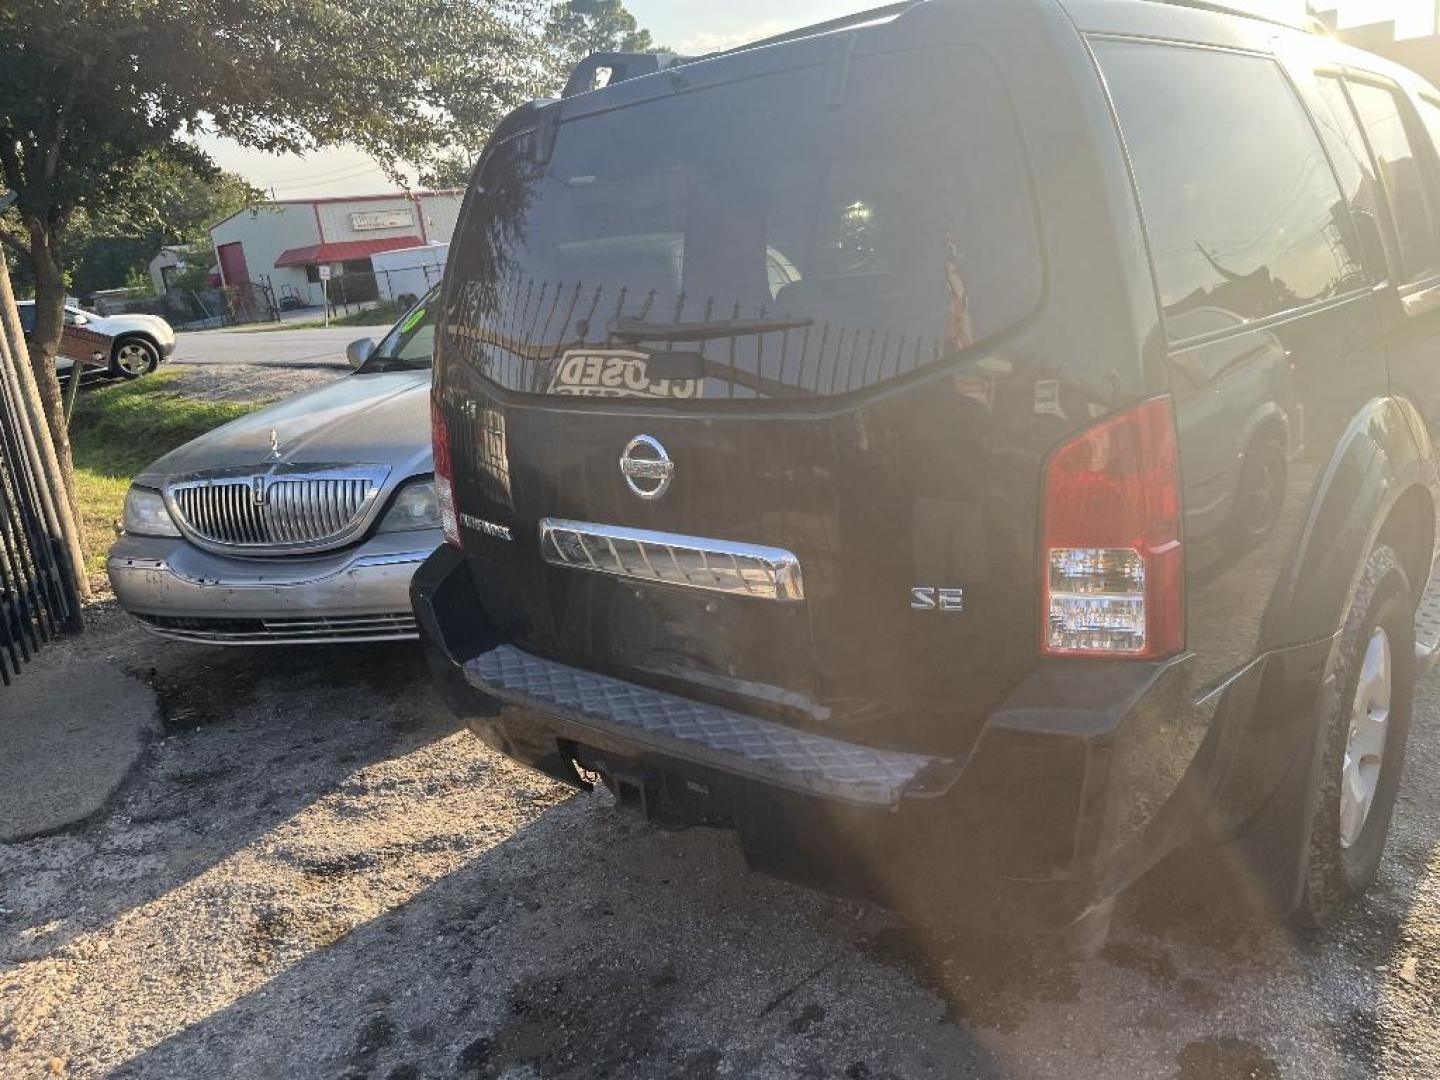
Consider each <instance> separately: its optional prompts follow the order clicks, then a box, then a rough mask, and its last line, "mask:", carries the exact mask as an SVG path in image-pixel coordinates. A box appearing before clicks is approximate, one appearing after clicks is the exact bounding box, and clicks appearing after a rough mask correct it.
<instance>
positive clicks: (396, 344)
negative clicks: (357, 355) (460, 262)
mask: <svg viewBox="0 0 1440 1080" xmlns="http://www.w3.org/2000/svg"><path fill="white" fill-rule="evenodd" d="M439 293H440V289H439V287H438V286H437V287H436V288H434V289H431V290H430V291H429V292H428V293H426V294H425V297H424V299H422V300H421V301H420V302H419V303H418V304H416V305H415V306H414V307H413V308H411V309H410V310H409V311H408V312H406V314H405V317H404V318H403V319H401V320H400V321H399V322H398V323H396V324H395V326H394V327H393V328H392V329H391V330H390V333H388V334H386V335H385V338H384V340H383V341H381V342H380V344H379V345H377V346H375V351H374V352H373V353H371V354H370V359H369V360H367V361H365V364H364V366H363V367H362V368H361V369H360V370H361V371H362V372H365V373H371V372H376V371H409V370H415V369H419V368H428V367H429V366H430V363H431V359H432V357H433V355H434V352H435V317H434V316H435V307H434V305H435V299H436V297H437V296H438V295H439Z"/></svg>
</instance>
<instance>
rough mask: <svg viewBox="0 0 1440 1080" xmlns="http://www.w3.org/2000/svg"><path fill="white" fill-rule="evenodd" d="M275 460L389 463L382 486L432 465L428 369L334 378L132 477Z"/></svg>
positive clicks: (157, 479) (153, 479)
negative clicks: (277, 454) (273, 448)
mask: <svg viewBox="0 0 1440 1080" xmlns="http://www.w3.org/2000/svg"><path fill="white" fill-rule="evenodd" d="M272 435H273V438H272ZM276 445H278V447H279V456H278V457H277V456H276V455H275V454H274V453H272V447H273V446H276ZM276 465H293V466H307V465H382V466H386V467H388V468H389V470H390V473H389V477H388V479H387V480H386V484H385V487H386V489H390V488H393V487H394V486H395V485H397V484H399V483H401V482H402V481H404V480H406V479H407V478H409V477H411V476H416V475H418V474H421V473H428V472H432V471H434V466H433V464H432V458H431V446H430V372H429V371H404V372H386V373H381V374H375V375H349V376H346V377H344V378H341V379H337V380H336V381H335V382H333V383H329V384H328V385H326V386H323V387H321V388H320V389H318V390H312V391H310V392H309V393H305V394H300V395H298V396H297V397H293V398H288V399H287V400H285V401H281V402H278V403H277V404H275V405H271V406H269V407H268V408H265V409H261V410H260V411H259V412H254V413H251V414H250V415H248V416H244V417H241V418H240V419H239V420H235V421H233V422H231V423H229V424H226V425H224V426H223V427H218V428H216V429H215V430H214V431H211V432H207V433H206V434H204V435H201V436H200V437H199V438H198V439H192V440H191V441H190V442H188V443H186V444H185V445H184V446H181V447H179V448H178V449H176V450H172V451H171V452H170V453H168V454H166V455H165V456H164V457H162V458H161V459H160V460H159V461H156V462H155V463H154V464H153V465H151V466H150V467H149V468H148V469H146V470H144V472H142V473H141V474H140V475H139V476H137V477H136V478H135V482H136V483H138V484H143V485H145V486H148V487H156V488H163V487H164V486H165V483H166V481H168V480H173V479H174V478H176V477H179V476H187V475H191V474H194V473H205V472H211V471H214V470H222V469H226V470H228V469H238V468H246V467H251V466H253V467H254V468H255V470H256V472H264V471H265V470H266V469H268V468H271V467H273V466H276Z"/></svg>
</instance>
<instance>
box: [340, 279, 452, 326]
mask: <svg viewBox="0 0 1440 1080" xmlns="http://www.w3.org/2000/svg"><path fill="white" fill-rule="evenodd" d="M444 273H445V267H443V266H437V265H426V266H416V267H410V268H407V269H403V270H374V271H369V272H363V273H362V272H357V271H350V272H348V273H344V274H336V275H335V276H334V277H332V278H331V279H330V280H329V281H328V282H326V286H325V293H326V295H327V296H328V297H329V299H330V309H331V310H332V311H336V312H339V313H340V314H342V315H350V314H353V313H354V312H356V311H365V310H369V309H371V308H375V309H379V310H383V311H384V312H385V313H387V314H390V313H394V314H400V313H403V312H405V311H407V310H409V309H410V308H411V307H413V306H414V305H415V302H416V301H417V300H419V299H420V298H421V297H422V296H424V295H425V294H426V293H427V292H429V291H430V290H431V288H432V287H434V286H436V285H438V284H439V283H440V278H441V277H442V276H443V275H444ZM316 299H318V297H316ZM381 321H384V320H381Z"/></svg>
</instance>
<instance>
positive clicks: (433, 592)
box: [411, 548, 1185, 931]
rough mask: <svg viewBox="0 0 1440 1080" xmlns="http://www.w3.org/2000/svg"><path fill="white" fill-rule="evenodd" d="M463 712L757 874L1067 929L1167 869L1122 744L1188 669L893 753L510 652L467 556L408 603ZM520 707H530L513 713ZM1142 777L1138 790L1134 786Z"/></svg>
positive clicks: (1180, 664) (426, 576)
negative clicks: (681, 823) (701, 837)
mask: <svg viewBox="0 0 1440 1080" xmlns="http://www.w3.org/2000/svg"><path fill="white" fill-rule="evenodd" d="M411 595H412V599H413V601H414V605H415V614H416V621H417V625H418V627H419V630H420V635H421V639H422V641H423V642H424V643H425V646H426V652H427V655H428V656H429V658H430V662H431V666H432V668H433V670H434V672H435V674H436V676H437V678H438V679H439V680H440V682H441V685H442V688H443V692H444V694H445V697H446V699H447V701H448V702H449V704H450V706H451V708H452V709H454V711H455V712H456V713H457V714H459V715H460V716H461V717H463V718H464V719H465V720H466V721H467V723H468V724H469V725H470V727H471V728H472V730H474V731H475V733H476V734H477V735H479V736H480V737H481V738H482V739H484V740H485V742H486V743H488V744H489V745H490V746H492V747H493V748H495V749H496V750H498V751H500V752H501V753H504V754H506V755H508V756H510V757H512V758H514V759H516V760H518V761H521V762H523V763H525V764H528V765H530V766H532V767H533V768H536V769H538V770H540V771H542V772H544V773H546V774H548V775H549V776H551V777H553V778H555V779H558V780H560V781H562V782H565V783H569V784H571V785H574V786H581V787H583V786H585V782H584V777H583V775H582V773H581V772H580V771H579V770H584V771H585V772H586V773H599V774H600V775H602V776H603V777H604V778H605V779H606V780H607V782H609V784H610V786H611V787H612V788H615V789H616V793H617V795H618V796H619V797H620V799H621V801H622V802H631V803H635V804H638V805H640V806H641V807H643V808H644V809H646V810H647V811H650V812H654V813H658V814H678V815H679V816H683V817H685V818H687V819H690V820H701V821H720V822H724V823H726V824H729V825H732V826H733V827H734V828H735V829H736V830H737V831H738V833H739V835H740V838H741V842H742V845H743V847H744V850H745V854H746V857H747V860H748V861H749V863H750V864H751V865H752V866H753V867H755V868H756V869H758V870H761V871H764V872H768V873H772V874H775V875H777V876H781V877H786V878H789V879H792V880H797V881H800V882H803V883H805V884H809V885H813V886H816V887H819V888H822V889H824V890H826V891H829V892H833V893H837V894H841V895H857V896H863V897H866V898H869V899H873V900H877V901H879V902H881V903H884V904H886V905H888V906H891V907H893V908H896V909H897V910H901V911H905V912H907V913H910V914H913V915H916V916H919V917H922V918H923V917H927V916H936V917H942V918H943V917H948V916H950V915H952V914H953V913H954V912H955V910H956V909H957V908H959V909H962V910H963V911H964V913H965V917H966V918H969V919H972V920H975V921H980V922H988V923H992V924H1001V925H1005V926H1009V927H1017V926H1018V927H1025V928H1028V929H1037V930H1042V931H1043V930H1046V929H1050V930H1063V929H1064V928H1065V927H1067V926H1068V925H1069V924H1070V923H1071V922H1073V921H1074V920H1075V919H1077V918H1079V917H1080V916H1082V915H1083V914H1085V913H1086V911H1088V910H1089V909H1090V908H1092V907H1093V906H1094V905H1096V904H1097V903H1100V902H1101V901H1103V900H1105V899H1108V897H1109V896H1111V895H1113V894H1114V892H1116V891H1118V889H1119V888H1120V887H1122V886H1123V885H1124V884H1126V883H1128V880H1130V879H1131V878H1133V876H1135V875H1138V873H1139V872H1141V871H1142V870H1143V869H1144V868H1145V867H1146V866H1148V865H1150V864H1151V863H1153V861H1154V860H1155V859H1156V858H1158V857H1159V855H1160V854H1163V851H1164V850H1167V849H1168V848H1166V846H1165V845H1166V840H1165V838H1164V836H1163V833H1164V829H1163V828H1161V827H1160V825H1161V823H1160V822H1159V821H1157V820H1155V816H1152V817H1151V818H1149V819H1147V820H1146V821H1145V822H1143V823H1141V825H1140V827H1137V825H1136V822H1135V821H1134V816H1135V815H1134V812H1133V807H1130V806H1129V805H1128V803H1129V802H1130V800H1131V798H1132V797H1133V793H1131V792H1124V793H1123V797H1122V799H1121V800H1120V801H1121V802H1123V803H1124V804H1126V805H1123V806H1121V807H1120V808H1119V811H1118V812H1117V799H1116V798H1115V792H1114V790H1113V788H1114V787H1115V785H1116V784H1117V783H1120V782H1122V781H1120V780H1119V778H1117V777H1116V776H1115V775H1114V768H1113V766H1114V763H1115V762H1116V761H1117V759H1120V760H1123V759H1124V758H1125V756H1126V755H1124V754H1119V753H1116V742H1117V740H1119V739H1120V738H1122V737H1123V736H1122V733H1123V731H1124V729H1125V728H1126V726H1127V724H1130V723H1132V722H1133V718H1135V717H1136V716H1137V715H1145V714H1152V713H1154V712H1156V711H1157V710H1162V709H1163V708H1164V707H1165V706H1166V704H1167V702H1168V700H1169V699H1170V698H1172V697H1173V696H1174V695H1176V694H1178V693H1179V690H1180V687H1181V686H1182V685H1183V683H1184V678H1183V676H1184V670H1183V669H1184V667H1185V661H1183V660H1181V661H1176V662H1172V663H1168V664H1157V665H1116V666H1115V667H1114V671H1115V673H1114V674H1109V675H1106V676H1105V677H1104V678H1103V679H1101V680H1098V681H1097V679H1096V677H1095V675H1096V670H1097V669H1096V668H1095V666H1094V665H1090V666H1088V667H1086V668H1083V669H1081V668H1078V667H1077V668H1076V669H1074V676H1075V678H1076V679H1077V680H1078V684H1077V685H1068V683H1069V674H1068V673H1067V670H1066V669H1064V668H1063V667H1062V668H1059V669H1050V670H1046V671H1044V672H1043V673H1041V674H1040V675H1038V676H1037V677H1036V678H1035V679H1032V680H1030V681H1029V682H1027V683H1026V684H1025V685H1024V687H1022V688H1021V690H1020V691H1019V692H1017V694H1016V695H1015V697H1014V698H1013V699H1012V702H1011V703H1010V704H1008V705H1007V706H1006V707H1004V708H1002V709H1000V710H998V711H997V712H996V713H995V714H994V715H993V716H992V718H991V720H990V722H989V723H988V724H987V726H986V729H985V731H984V733H983V734H982V736H981V738H980V739H979V740H978V741H977V742H976V744H975V746H974V747H973V749H972V750H971V752H970V753H969V754H968V755H967V756H964V757H960V758H954V759H951V758H941V757H928V756H925V755H917V754H904V753H893V752H889V751H884V750H877V749H875V748H872V747H868V746H860V745H856V744H850V743H844V742H841V741H839V740H836V739H833V738H829V737H826V736H821V735H806V734H804V733H799V732H796V731H795V730H794V729H792V728H788V727H783V726H782V725H778V724H773V723H770V722H767V721H765V720H762V719H759V718H757V717H751V716H745V715H743V714H739V713H735V712H733V711H730V710H726V709H723V708H717V707H714V706H711V705H708V704H705V703H702V702H698V701H694V700H692V699H690V698H684V697H677V696H675V695H671V694H666V693H662V692H659V691H656V690H652V689H649V688H647V687H642V686H637V685H635V684H632V683H628V682H625V681H623V680H619V679H613V678H609V677H607V676H604V675H600V674H597V673H595V672H590V671H585V670H581V669H576V668H571V667H567V666H565V665H563V664H558V663H555V662H553V661H549V660H546V659H544V658H539V657H535V656H531V655H529V654H527V653H524V652H523V651H521V650H519V649H517V648H515V647H513V646H512V645H510V644H508V643H507V642H505V641H502V640H500V638H499V636H498V635H497V634H496V633H495V632H494V630H493V629H492V628H491V627H490V626H489V625H488V623H487V621H486V619H485V617H484V614H483V609H482V607H481V604H480V602H479V599H478V597H477V596H476V591H475V588H474V586H473V583H472V580H471V577H470V572H469V569H468V567H467V566H466V565H465V562H464V559H463V556H461V555H459V554H458V553H456V552H454V551H453V550H452V549H449V548H442V549H440V550H438V551H437V552H436V553H435V554H434V555H433V556H431V558H430V559H429V560H427V562H426V563H425V564H424V565H423V566H422V567H421V568H420V570H419V571H418V572H417V574H416V576H415V580H414V582H413V584H412V587H411ZM507 705H515V706H521V708H506V707H505V706H507ZM1129 782H1130V781H1129V778H1126V779H1125V780H1124V781H1123V783H1126V784H1128V783H1129Z"/></svg>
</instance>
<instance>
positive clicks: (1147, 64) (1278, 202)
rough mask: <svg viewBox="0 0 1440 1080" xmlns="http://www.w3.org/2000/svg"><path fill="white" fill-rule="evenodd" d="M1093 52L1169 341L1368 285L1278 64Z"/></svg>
mask: <svg viewBox="0 0 1440 1080" xmlns="http://www.w3.org/2000/svg"><path fill="white" fill-rule="evenodd" d="M1097 53H1098V55H1099V57H1100V61H1101V66H1102V68H1103V69H1104V71H1105V75H1106V79H1107V81H1108V83H1109V85H1110V89H1111V93H1112V94H1113V96H1114V100H1115V108H1116V111H1117V112H1118V114H1119V117H1120V126H1121V128H1122V129H1123V130H1124V134H1125V141H1126V145H1127V146H1128V148H1129V151H1130V157H1131V161H1132V163H1133V166H1134V170H1135V180H1136V184H1137V186H1138V187H1139V191H1140V201H1141V204H1142V208H1143V211H1144V215H1145V224H1146V228H1147V230H1148V232H1149V236H1150V245H1151V253H1152V256H1153V258H1154V261H1155V273H1156V278H1157V281H1158V283H1159V287H1160V294H1161V299H1162V303H1163V305H1164V308H1165V313H1166V324H1167V329H1168V331H1169V334H1170V337H1171V338H1172V340H1174V339H1182V338H1191V337H1195V336H1197V335H1199V334H1203V333H1210V332H1213V331H1214V330H1215V329H1216V328H1217V327H1223V326H1225V325H1230V326H1237V327H1238V326H1241V325H1243V324H1244V323H1245V322H1248V321H1250V320H1254V319H1263V318H1266V317H1268V316H1271V315H1275V314H1278V313H1280V312H1283V311H1287V310H1290V309H1293V308H1298V307H1302V306H1304V305H1305V304H1308V303H1312V302H1314V301H1317V300H1323V299H1325V298H1327V297H1331V296H1335V295H1339V294H1341V293H1344V292H1349V291H1352V290H1354V289H1356V288H1358V287H1361V286H1363V285H1365V284H1366V283H1367V281H1368V279H1367V276H1366V274H1365V273H1364V270H1363V267H1362V258H1361V256H1360V253H1359V252H1357V251H1352V250H1350V248H1351V247H1352V246H1353V243H1352V240H1353V231H1352V230H1351V228H1350V221H1349V215H1348V212H1347V209H1346V204H1345V200H1344V199H1343V197H1342V196H1341V193H1340V190H1339V187H1338V186H1337V183H1336V180H1335V175H1334V173H1333V172H1332V171H1331V168H1330V164H1329V162H1328V160H1327V159H1326V157H1325V154H1324V152H1323V151H1322V149H1321V146H1320V142H1319V139H1318V137H1317V136H1316V133H1315V129H1314V128H1313V127H1312V126H1311V123H1310V120H1309V118H1308V116H1307V114H1306V113H1305V111H1304V110H1303V109H1302V108H1301V105H1300V102H1299V100H1298V99H1297V98H1296V96H1295V93H1294V91H1293V89H1292V88H1291V87H1290V85H1289V83H1288V82H1286V80H1285V78H1284V76H1283V75H1282V74H1281V72H1280V69H1279V68H1278V67H1277V65H1276V64H1275V63H1274V61H1272V60H1269V59H1266V58H1263V57H1255V56H1246V55H1241V54H1236V53H1226V52H1218V51H1214V50H1202V49H1194V48H1184V47H1177V46H1162V45H1148V44H1147V45H1139V44H1128V43H1124V44H1122V43H1115V42H1107V43H1101V44H1100V45H1099V47H1098V48H1097Z"/></svg>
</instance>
